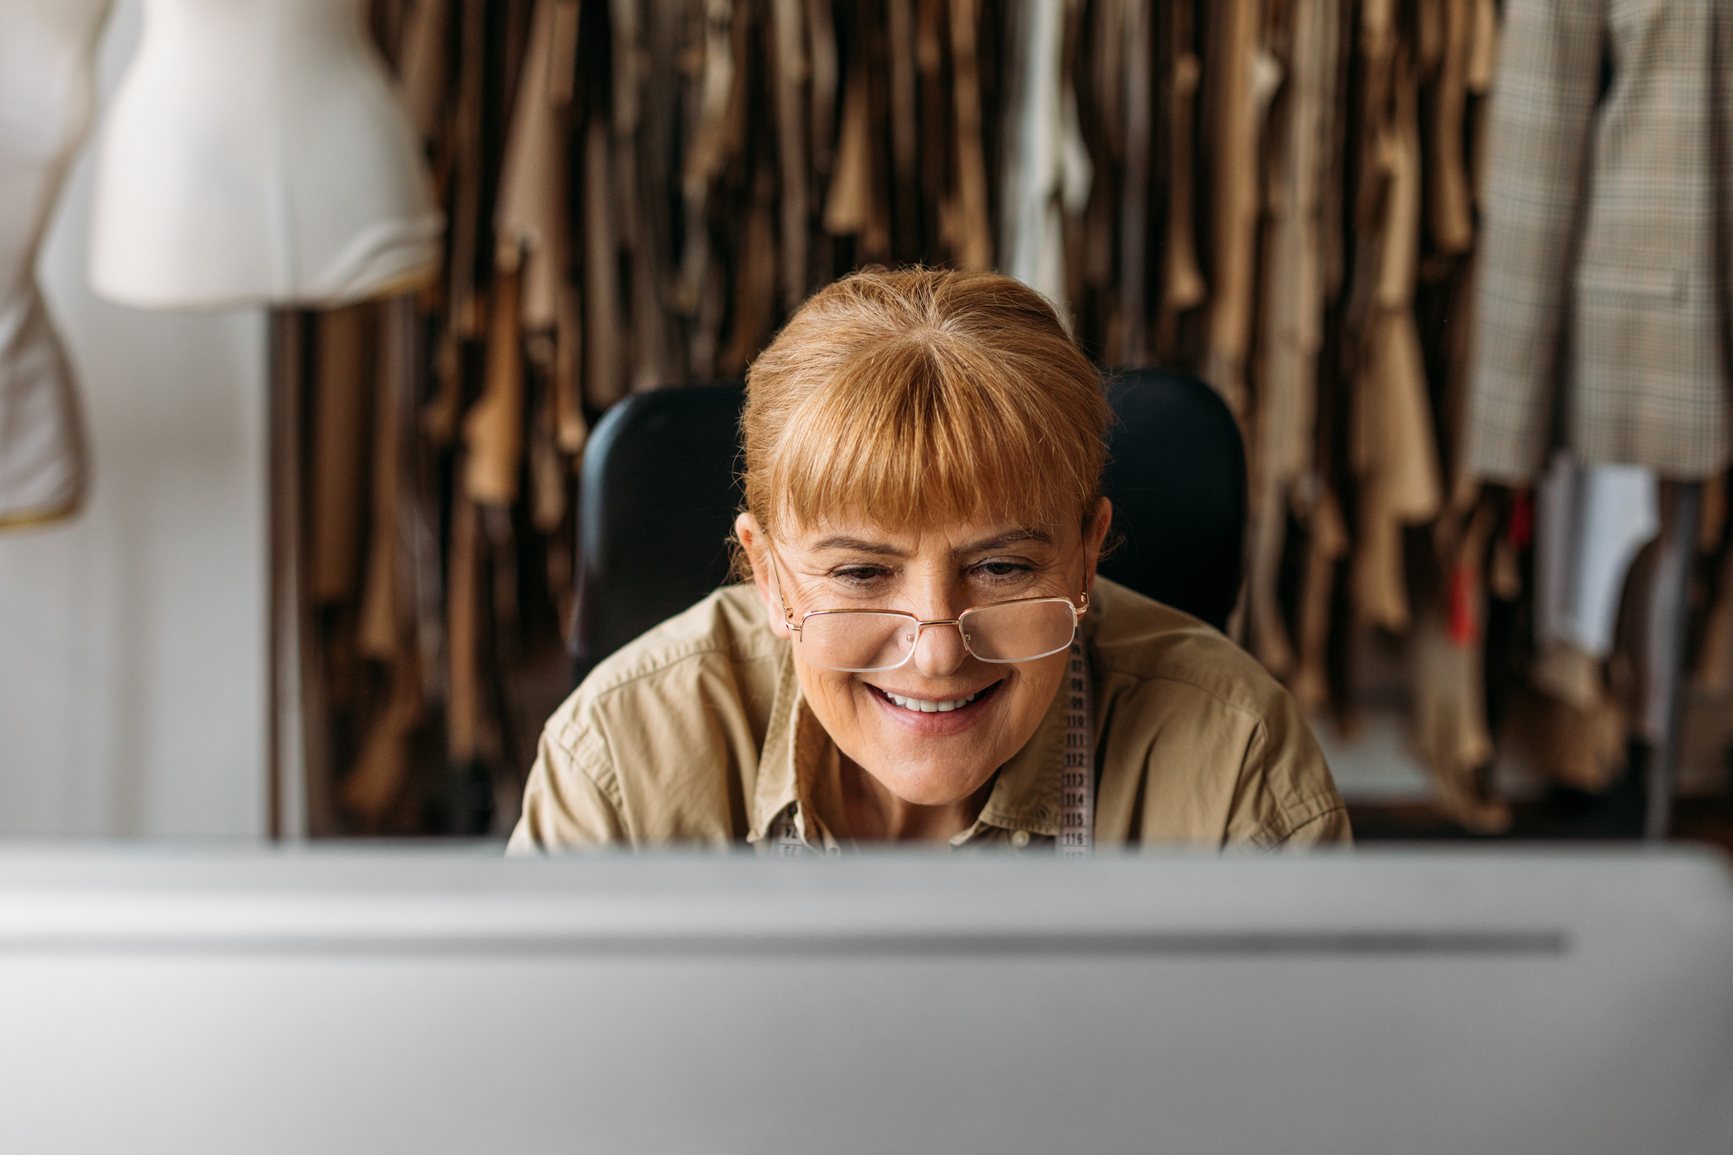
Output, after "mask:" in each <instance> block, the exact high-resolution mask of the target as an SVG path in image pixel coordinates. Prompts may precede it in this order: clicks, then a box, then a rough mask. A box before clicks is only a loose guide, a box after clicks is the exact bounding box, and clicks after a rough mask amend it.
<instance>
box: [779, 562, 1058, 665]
mask: <svg viewBox="0 0 1733 1155" xmlns="http://www.w3.org/2000/svg"><path fill="white" fill-rule="evenodd" d="M776 596H777V598H778V599H779V600H781V602H782V613H783V617H784V620H785V621H786V622H787V624H788V629H789V631H790V632H791V633H793V634H794V637H795V640H796V641H798V642H799V643H800V645H801V649H802V652H803V653H804V655H805V657H806V660H807V661H808V662H810V663H812V664H813V665H815V666H819V667H821V668H823V669H827V670H836V671H838V672H839V673H845V674H876V673H882V672H884V671H885V670H895V669H897V668H899V667H901V666H904V665H907V664H908V661H909V659H910V658H912V657H914V656H915V648H916V646H917V645H918V644H919V643H920V638H921V631H922V630H924V629H926V628H927V627H928V626H955V627H956V628H957V632H958V633H959V634H960V635H962V639H963V648H964V649H965V650H967V651H968V652H969V653H970V654H972V655H973V656H975V657H976V658H979V659H980V660H981V661H983V662H992V663H994V664H995V665H1009V664H1011V663H1014V662H1032V661H1035V660H1036V659H1037V658H1045V657H1048V656H1050V655H1052V654H1057V653H1059V652H1060V651H1061V650H1063V649H1066V648H1067V647H1069V646H1070V645H1071V642H1072V639H1074V638H1075V637H1076V636H1077V624H1078V623H1079V622H1081V621H1082V620H1083V615H1084V614H1085V613H1087V612H1088V611H1089V592H1088V591H1087V590H1085V591H1084V592H1083V593H1082V594H1080V595H1079V597H1080V598H1081V601H1078V602H1073V601H1072V600H1071V599H1070V598H1067V597H1058V596H1050V597H1032V598H1012V599H1011V600H1009V601H1003V602H992V603H990V604H988V605H984V606H971V607H970V608H969V609H966V610H964V611H963V612H962V613H960V614H958V615H957V616H956V617H954V618H918V617H916V616H915V615H914V614H911V613H905V612H903V611H901V610H812V611H810V612H809V613H805V614H802V615H801V616H800V620H799V621H796V620H795V616H794V610H793V609H792V608H790V606H789V604H788V599H787V597H785V596H784V595H783V592H782V583H781V581H777V583H776Z"/></svg>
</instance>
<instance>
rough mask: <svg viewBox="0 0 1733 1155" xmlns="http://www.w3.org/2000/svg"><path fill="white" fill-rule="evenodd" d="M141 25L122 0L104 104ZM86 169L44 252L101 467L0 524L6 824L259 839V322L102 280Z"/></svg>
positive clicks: (39, 831)
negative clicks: (61, 502) (106, 296)
mask: <svg viewBox="0 0 1733 1155" xmlns="http://www.w3.org/2000/svg"><path fill="white" fill-rule="evenodd" d="M137 34H138V2H137V0H117V3H116V6H115V11H114V14H113V17H112V19H111V20H110V24H109V28H108V31H107V34H106V37H105V41H104V44H103V60H102V76H103V91H104V97H103V100H102V104H103V105H104V106H106V102H107V101H106V95H107V93H108V91H110V90H111V89H112V86H113V83H114V80H115V79H116V77H117V76H118V74H119V72H120V70H121V69H122V68H123V67H124V66H125V64H126V61H127V59H128V58H129V57H130V55H131V50H132V47H133V45H134V44H135V43H136V40H137ZM90 170H91V164H90V154H89V149H88V147H87V148H86V150H85V154H84V155H83V156H82V157H80V159H79V161H78V163H77V165H76V167H75V169H74V171H73V173H72V174H71V178H70V182H69V184H68V186H67V188H66V189H65V190H64V193H63V196H62V198H61V203H60V206H59V208H58V210H57V213H56V218H55V221H54V225H53V228H52V231H51V232H50V234H49V237H48V239H47V242H46V245H45V249H44V252H43V254H42V259H41V263H40V265H39V269H40V272H41V276H42V280H43V283H44V285H45V288H46V290H47V294H48V299H49V306H50V308H51V310H52V312H53V314H54V316H55V318H56V319H57V321H58V322H59V324H60V329H61V332H62V335H63V336H64V338H65V340H66V343H67V346H68V349H69V352H70V354H71V357H72V362H73V364H74V366H75V367H76V369H77V372H78V375H79V379H80V382H81V384H82V396H83V400H84V405H85V416H86V420H87V422H88V426H89V431H90V437H91V447H92V454H93V461H94V467H95V475H94V478H93V487H92V491H91V495H90V500H89V503H88V505H87V506H86V508H85V510H84V512H83V513H82V514H80V515H79V516H78V517H77V518H76V519H75V520H74V521H72V522H70V523H64V524H62V525H60V526H58V527H50V528H45V529H34V530H26V531H7V532H0V835H16V834H25V835H45V836H58V835H77V836H107V835H119V836H188V835H192V836H234V837H257V836H259V835H261V834H262V832H263V831H264V827H265V788H264V781H265V711H264V706H265V662H266V647H265V629H266V611H265V581H266V578H265V556H266V542H267V539H266V533H265V488H264V479H265V438H264V430H265V372H264V364H265V327H264V319H263V316H262V314H260V313H259V312H257V311H249V312H231V313H207V314H173V313H154V312H142V311H138V310H132V309H126V308H122V307H120V306H116V305H111V304H108V303H107V302H104V301H101V300H98V299H96V298H95V297H94V296H93V295H92V294H91V292H90V289H89V286H88V283H87V280H86V277H85V256H86V251H87V236H88V224H89V215H90V191H91V171H90ZM0 211H4V208H3V206H0Z"/></svg>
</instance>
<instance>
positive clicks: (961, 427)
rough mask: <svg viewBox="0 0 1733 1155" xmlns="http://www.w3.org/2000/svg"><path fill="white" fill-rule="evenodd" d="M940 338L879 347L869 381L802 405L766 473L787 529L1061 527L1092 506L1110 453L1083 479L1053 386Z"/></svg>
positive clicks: (1070, 426)
mask: <svg viewBox="0 0 1733 1155" xmlns="http://www.w3.org/2000/svg"><path fill="white" fill-rule="evenodd" d="M934 337H935V335H934V334H920V335H913V336H911V337H910V338H909V339H907V340H904V341H899V342H896V343H895V344H894V345H892V346H891V347H889V348H880V349H878V350H875V351H874V356H873V358H872V364H871V366H870V367H869V368H868V369H867V370H866V371H865V372H863V373H862V374H861V376H862V377H865V376H870V377H871V378H872V379H873V381H872V383H871V385H870V386H869V387H866V388H860V387H858V386H859V383H860V378H856V382H855V384H856V387H854V388H850V389H846V390H844V389H817V390H814V391H813V392H812V393H810V394H809V395H807V396H806V397H805V398H804V399H803V400H802V403H801V404H799V405H798V406H797V407H796V408H795V409H794V411H793V413H792V414H791V420H790V421H789V424H788V425H787V427H786V428H785V429H784V431H783V437H782V438H781V440H780V444H779V445H778V446H777V452H776V454H775V457H774V459H773V461H772V462H771V463H770V468H769V470H768V473H769V477H768V478H767V479H766V480H767V481H769V485H768V487H767V488H768V491H769V493H770V494H771V495H772V497H771V510H770V512H771V515H772V517H773V518H774V519H775V522H776V523H777V524H778V525H779V526H781V527H782V529H783V531H784V532H789V531H795V530H799V529H807V528H811V527H814V526H817V525H822V524H828V523H833V522H836V521H840V520H848V521H857V520H858V521H865V522H868V523H872V524H878V525H886V526H894V527H898V528H902V527H907V526H932V525H947V524H958V523H966V522H991V523H995V524H1001V525H1017V526H1030V527H1033V526H1057V525H1060V524H1062V523H1063V522H1065V521H1066V520H1069V519H1073V518H1082V517H1083V516H1085V515H1086V514H1087V512H1088V510H1087V508H1086V507H1087V506H1088V504H1089V503H1090V501H1091V499H1092V498H1093V497H1094V495H1095V492H1096V489H1097V486H1098V479H1099V474H1100V466H1099V458H1096V459H1095V460H1094V461H1093V462H1089V463H1084V468H1085V470H1086V471H1088V472H1089V473H1090V476H1087V477H1085V476H1081V475H1079V472H1078V470H1077V468H1076V466H1077V465H1078V464H1079V462H1078V461H1077V454H1076V452H1075V449H1071V450H1069V451H1065V449H1064V447H1067V446H1075V444H1076V440H1077V436H1078V433H1079V432H1080V431H1079V430H1078V429H1077V428H1075V425H1074V422H1073V421H1072V420H1071V419H1070V417H1069V415H1067V414H1066V413H1065V412H1064V409H1063V407H1062V406H1061V405H1058V404H1055V403H1054V398H1053V397H1052V394H1051V392H1050V391H1048V390H1044V389H1042V388H1040V386H1039V382H1030V381H1024V380H1015V379H1014V378H1017V377H1020V376H1021V374H1019V373H1017V372H1016V370H1017V369H1018V368H1021V366H1015V365H1008V364H1007V362H1006V359H1005V358H1004V357H1003V355H1001V356H999V357H998V358H996V359H995V362H994V363H993V364H976V363H973V362H975V361H978V360H980V358H978V357H971V356H970V350H968V349H966V348H958V347H956V346H954V345H951V346H947V344H946V343H945V342H944V341H943V340H942V339H937V340H935V339H934ZM1082 432H1083V433H1084V435H1085V436H1088V435H1089V431H1087V430H1083V431H1082ZM1091 465H1092V466H1093V468H1091Z"/></svg>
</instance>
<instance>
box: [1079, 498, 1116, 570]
mask: <svg viewBox="0 0 1733 1155" xmlns="http://www.w3.org/2000/svg"><path fill="white" fill-rule="evenodd" d="M1112 525H1113V503H1112V502H1111V501H1108V500H1107V499H1106V498H1105V497H1102V498H1097V499H1096V502H1095V514H1094V516H1092V517H1091V518H1090V519H1089V524H1087V525H1085V526H1084V527H1083V557H1084V560H1085V562H1086V563H1087V565H1086V567H1085V570H1084V572H1085V573H1087V574H1088V575H1089V577H1088V580H1089V582H1090V584H1091V585H1093V584H1094V582H1095V567H1096V565H1097V564H1098V563H1099V562H1100V561H1101V544H1102V543H1103V542H1104V541H1106V540H1107V531H1108V529H1109V527H1111V526H1112Z"/></svg>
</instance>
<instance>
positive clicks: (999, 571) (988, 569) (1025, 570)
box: [975, 561, 1035, 584]
mask: <svg viewBox="0 0 1733 1155" xmlns="http://www.w3.org/2000/svg"><path fill="white" fill-rule="evenodd" d="M1034 572H1035V570H1034V567H1033V566H1030V565H1026V564H1024V563H1023V562H1017V561H984V562H981V563H980V564H979V565H977V566H976V567H975V573H976V574H977V575H979V576H980V577H982V578H985V579H986V580H987V581H990V582H994V583H1000V584H1002V583H1006V582H1016V581H1022V580H1023V579H1025V578H1027V577H1028V576H1029V575H1030V574H1032V573H1034Z"/></svg>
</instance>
